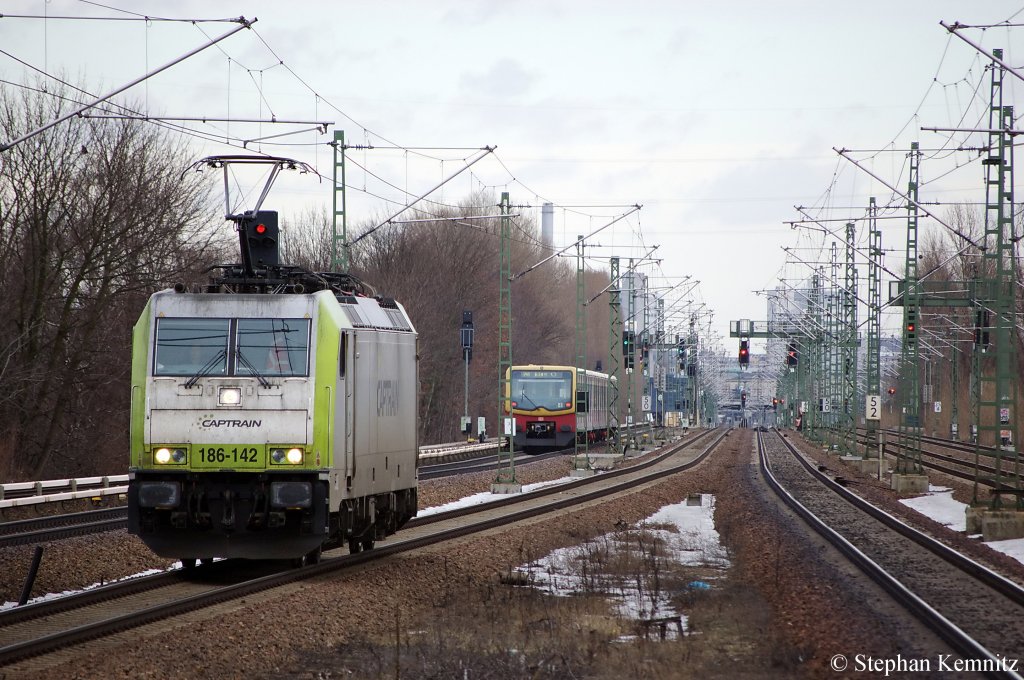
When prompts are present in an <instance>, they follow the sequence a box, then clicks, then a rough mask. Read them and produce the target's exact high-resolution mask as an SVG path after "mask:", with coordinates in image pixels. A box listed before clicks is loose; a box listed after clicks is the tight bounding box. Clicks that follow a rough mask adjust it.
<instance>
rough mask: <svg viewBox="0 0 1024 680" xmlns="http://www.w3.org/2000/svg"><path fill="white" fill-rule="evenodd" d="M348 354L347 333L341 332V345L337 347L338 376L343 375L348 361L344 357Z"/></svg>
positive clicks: (342, 376) (341, 376)
mask: <svg viewBox="0 0 1024 680" xmlns="http://www.w3.org/2000/svg"><path fill="white" fill-rule="evenodd" d="M346 354H348V333H342V334H341V345H340V347H339V348H338V377H339V378H344V377H345V365H346V363H347V362H348V359H347V358H346Z"/></svg>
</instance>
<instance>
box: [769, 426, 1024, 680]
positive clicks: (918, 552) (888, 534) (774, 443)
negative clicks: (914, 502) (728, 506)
mask: <svg viewBox="0 0 1024 680" xmlns="http://www.w3.org/2000/svg"><path fill="white" fill-rule="evenodd" d="M758 450H759V457H760V460H761V469H762V473H763V475H764V478H765V480H766V481H767V483H768V485H769V486H770V487H771V488H772V490H773V491H775V493H777V494H778V495H779V496H780V497H781V498H782V500H783V501H784V502H785V503H786V504H787V505H789V506H790V507H791V508H792V509H793V510H794V511H795V512H796V513H797V514H798V515H799V516H800V517H801V518H802V519H803V520H804V521H806V522H807V523H808V524H810V525H811V526H812V528H814V529H815V531H817V532H818V533H819V534H821V535H822V536H823V537H824V538H825V539H826V540H828V541H829V542H830V543H832V545H834V546H835V547H836V548H837V549H838V550H839V551H840V552H841V553H842V554H844V555H845V556H846V557H847V558H848V559H850V560H851V561H852V562H853V563H854V564H855V565H856V566H857V567H858V568H859V569H860V570H861V571H863V572H864V573H865V574H866V575H868V576H869V577H870V578H871V579H872V580H874V581H875V582H876V583H878V584H879V585H880V586H881V587H882V588H883V589H885V590H886V592H888V593H889V594H890V595H891V596H892V597H893V599H895V600H896V601H897V602H899V603H900V604H901V605H902V606H903V607H905V608H906V609H907V610H908V611H909V612H910V613H911V614H913V615H914V616H915V617H916V618H918V619H919V620H920V621H921V622H922V623H923V624H924V625H926V626H928V627H929V628H930V629H931V630H933V631H934V632H935V633H936V634H937V635H939V637H941V638H942V639H943V640H944V641H945V642H946V643H947V644H949V645H950V647H951V648H952V649H953V650H954V651H956V652H957V653H958V654H960V655H961V657H962V659H963V660H966V661H968V662H971V663H976V664H979V666H980V665H981V664H987V666H985V668H991V669H994V670H992V672H986V675H988V676H990V677H999V678H1020V677H1021V675H1019V674H1018V673H1017V672H1015V671H1013V670H1008V669H1006V668H1005V664H1001V660H1006V659H1010V660H1017V659H1022V658H1024V588H1021V586H1019V585H1017V584H1016V583H1014V582H1012V581H1010V580H1008V579H1006V578H1005V577H1003V576H1001V575H1000V574H997V573H995V572H993V571H991V570H990V569H988V568H986V567H984V566H983V565H981V564H978V563H977V562H975V561H973V560H971V559H970V558H967V557H965V556H964V555H962V554H961V553H959V552H957V551H955V550H953V549H951V548H949V547H948V546H946V545H944V544H942V543H940V542H939V541H937V540H935V539H933V538H931V537H930V536H927V535H925V534H923V533H921V532H919V531H917V530H916V529H913V528H911V527H909V526H908V525H906V524H904V523H902V522H900V521H899V520H897V519H896V518H894V517H892V516H891V515H889V514H887V513H885V512H884V511H882V510H879V509H878V508H876V507H874V506H872V505H871V504H869V503H867V502H866V501H864V500H863V499H861V498H860V497H859V496H857V495H856V494H854V493H852V492H850V491H849V490H847V489H845V488H843V487H842V486H840V485H839V484H837V483H836V482H834V481H833V480H832V479H830V478H829V477H828V476H827V475H825V474H823V473H822V472H820V471H819V470H818V469H817V466H815V465H813V464H812V463H811V462H809V461H807V460H806V459H805V458H804V457H803V456H802V455H800V454H799V453H798V452H797V451H796V450H795V449H794V448H793V446H792V444H791V443H790V442H788V441H787V440H786V439H785V438H783V437H782V436H781V434H775V435H771V436H768V437H763V436H762V435H761V433H758Z"/></svg>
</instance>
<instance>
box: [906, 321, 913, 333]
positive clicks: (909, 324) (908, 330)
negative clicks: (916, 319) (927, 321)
mask: <svg viewBox="0 0 1024 680" xmlns="http://www.w3.org/2000/svg"><path fill="white" fill-rule="evenodd" d="M907 332H908V333H913V332H914V324H912V323H908V324H907Z"/></svg>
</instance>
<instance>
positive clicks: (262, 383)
mask: <svg viewBox="0 0 1024 680" xmlns="http://www.w3.org/2000/svg"><path fill="white" fill-rule="evenodd" d="M235 359H236V360H237V361H238V363H240V364H242V366H244V367H245V368H246V369H248V370H249V372H250V373H252V374H253V375H254V376H256V379H257V380H259V381H260V386H261V387H270V381H269V380H267V379H266V378H264V377H263V374H262V373H260V372H259V371H257V370H256V367H255V366H253V365H252V362H251V361H249V360H248V359H246V358H245V355H243V354H242V350H240V349H235Z"/></svg>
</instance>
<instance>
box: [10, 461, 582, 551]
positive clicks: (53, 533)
mask: <svg viewBox="0 0 1024 680" xmlns="http://www.w3.org/2000/svg"><path fill="white" fill-rule="evenodd" d="M566 451H569V450H568V449H567V450H566ZM566 451H552V452H550V453H544V454H540V455H535V456H527V455H518V456H516V465H529V464H531V463H536V462H539V461H542V460H547V459H549V458H553V457H556V456H560V455H564V454H565V453H566ZM500 464H501V463H500V461H499V459H498V456H497V455H494V454H489V453H487V452H486V451H481V452H479V454H478V455H476V456H475V457H471V458H466V459H463V460H457V461H448V462H444V463H434V464H429V465H422V466H420V473H419V478H420V479H421V480H425V479H437V478H440V477H450V476H454V475H463V474H469V473H472V472H483V471H488V470H497V469H498V467H500ZM127 525H128V510H127V508H125V507H124V506H119V507H113V508H102V509H98V510H87V511H84V512H74V513H65V514H58V515H49V516H44V517H33V518H31V519H24V520H16V521H11V522H0V548H6V547H11V546H16V545H30V544H40V543H46V542H48V541H56V540H61V539H65V538H71V537H73V536H86V535H89V534H96V533H101V532H104V531H116V530H118V529H124V528H125V527H126V526H127Z"/></svg>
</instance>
